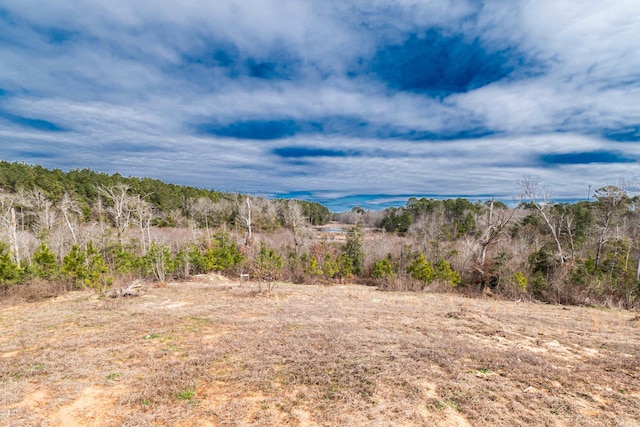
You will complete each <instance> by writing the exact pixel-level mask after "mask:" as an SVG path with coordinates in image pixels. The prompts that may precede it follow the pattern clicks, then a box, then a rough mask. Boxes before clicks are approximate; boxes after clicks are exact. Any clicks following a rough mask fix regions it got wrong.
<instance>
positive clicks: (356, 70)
mask: <svg viewBox="0 0 640 427" xmlns="http://www.w3.org/2000/svg"><path fill="white" fill-rule="evenodd" d="M639 22H640V2H637V1H636V0H612V1H608V2H602V1H600V0H597V1H592V0H584V1H580V2H576V1H565V0H553V1H551V0H536V1H531V0H527V1H524V0H522V1H520V0H512V1H503V0H495V1H479V0H469V1H446V2H445V1H428V0H423V1H412V0H395V1H389V0H386V1H382V0H369V1H361V0H351V1H349V0H324V1H312V0H243V1H231V0H215V1H210V0H206V1H205V0H202V1H201V0H185V1H181V2H175V1H165V0H153V1H151V0H149V1H130V0H127V1H123V0H112V1H108V2H105V1H94V0H73V1H70V0H69V1H68V0H56V1H55V2H51V1H39V0H24V1H19V2H18V1H5V0H0V159H2V160H8V161H23V162H26V163H30V164H35V163H37V164H42V165H44V166H46V167H51V168H54V167H55V168H61V169H63V170H69V169H73V168H91V169H95V170H99V171H104V172H109V173H114V172H119V173H121V174H123V175H125V176H128V175H131V176H150V177H153V178H159V179H162V180H164V181H167V182H173V183H177V184H186V185H194V186H198V187H205V188H213V189H217V190H225V191H238V192H244V193H251V194H256V195H264V196H275V197H298V198H305V199H309V200H316V201H320V202H323V203H326V204H327V205H328V206H329V207H330V208H332V209H334V210H342V209H348V208H350V207H351V206H353V205H356V204H357V205H363V206H366V207H368V208H372V209H375V208H376V207H382V206H387V205H390V204H396V205H401V204H404V202H405V201H406V199H407V197H409V196H414V195H415V196H423V195H424V196H430V197H457V196H461V197H468V198H470V199H472V200H475V199H479V198H486V197H491V196H496V197H498V198H500V199H506V200H510V199H511V198H512V197H513V196H515V195H517V194H518V193H519V192H520V189H519V187H518V181H520V180H521V179H523V178H524V177H535V178H538V179H540V181H541V182H543V183H544V184H545V185H546V186H548V187H549V188H551V190H552V193H553V195H554V197H555V198H557V199H562V200H569V199H580V198H584V197H586V195H587V192H588V188H589V186H591V187H592V188H598V187H599V186H602V185H606V184H616V183H618V182H619V181H620V180H623V179H624V180H631V179H634V178H635V177H636V176H639V175H640V173H639V169H638V165H637V164H636V163H637V159H638V158H639V157H640V145H639V144H638V142H639V141H640V49H639V48H638V40H640V26H639V24H638V23H639Z"/></svg>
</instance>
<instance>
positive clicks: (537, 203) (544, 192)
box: [520, 177, 565, 264]
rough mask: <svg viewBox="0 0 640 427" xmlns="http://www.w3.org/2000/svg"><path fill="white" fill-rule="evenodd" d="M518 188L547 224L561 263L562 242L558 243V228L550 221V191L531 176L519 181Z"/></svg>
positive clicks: (562, 255) (562, 253) (523, 197)
mask: <svg viewBox="0 0 640 427" xmlns="http://www.w3.org/2000/svg"><path fill="white" fill-rule="evenodd" d="M520 188H521V189H522V194H521V196H520V198H521V199H528V200H529V202H530V203H531V205H532V206H533V207H535V209H536V211H537V212H538V213H539V215H540V216H541V217H542V219H543V220H544V223H545V224H546V225H547V228H548V229H549V232H550V233H551V236H552V237H553V241H554V243H555V245H556V255H557V257H558V260H559V261H560V263H561V264H564V263H565V255H564V251H563V250H562V243H560V237H559V230H558V229H557V227H556V225H555V224H554V223H553V222H552V221H551V212H550V208H551V206H552V204H553V203H552V202H551V193H550V191H549V190H548V189H546V188H544V187H543V188H540V180H538V179H533V178H529V177H527V178H524V179H523V180H522V181H520Z"/></svg>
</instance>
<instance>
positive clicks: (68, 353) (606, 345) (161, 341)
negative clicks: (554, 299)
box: [0, 277, 640, 426]
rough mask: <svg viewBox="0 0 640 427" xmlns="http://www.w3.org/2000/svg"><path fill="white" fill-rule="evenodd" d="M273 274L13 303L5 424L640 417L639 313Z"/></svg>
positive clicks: (3, 314) (618, 421)
mask: <svg viewBox="0 0 640 427" xmlns="http://www.w3.org/2000/svg"><path fill="white" fill-rule="evenodd" d="M257 288H258V287H257V285H255V284H252V283H243V284H241V285H240V284H239V283H234V282H229V281H226V280H222V279H221V278H219V277H212V278H208V277H198V278H196V280H194V281H193V282H185V283H176V284H169V285H168V286H166V287H160V288H150V289H148V290H147V292H145V293H144V294H143V295H142V296H140V297H137V298H123V299H116V300H100V299H98V298H97V297H96V296H95V295H92V294H90V293H83V292H77V293H72V294H67V295H64V296H62V297H58V298H55V299H53V300H49V301H41V302H36V303H29V304H20V305H15V306H11V307H3V308H0V337H1V339H0V424H3V425H50V426H63V425H64V426H73V425H82V426H85V425H93V426H110V425H113V426H116V425H117V426H119V425H123V426H139V425H167V426H168V425H179V426H196V425H198V426H201V425H209V426H226V425H304V426H308V425H310V426H313V425H317V426H325V425H375V426H393V425H416V426H417V425H436V426H467V425H494V426H501V425H502V426H518V425H521V426H524V425H554V426H562V425H566V426H573V425H581V426H610V425H628V426H634V425H640V407H639V406H638V404H637V402H638V397H639V396H640V324H639V323H638V322H637V321H630V320H632V319H633V318H634V315H633V313H630V312H625V311H614V310H598V309H592V308H580V307H569V308H567V307H564V308H563V307H558V306H549V305H543V304H531V303H513V302H499V301H495V300H480V299H467V298H462V297H459V296H454V295H448V294H443V295H439V294H415V293H385V292H380V291H377V290H375V289H374V288H371V287H363V286H332V287H323V286H309V285H306V286H305V285H290V284H278V285H277V286H276V288H275V291H274V292H272V293H271V295H270V296H265V295H264V294H259V293H258V292H257Z"/></svg>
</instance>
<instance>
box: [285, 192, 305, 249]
mask: <svg viewBox="0 0 640 427" xmlns="http://www.w3.org/2000/svg"><path fill="white" fill-rule="evenodd" d="M285 215H286V221H287V223H288V224H289V225H290V226H291V229H292V231H293V245H294V248H295V253H296V256H298V255H300V246H302V245H303V241H302V238H303V236H304V233H303V228H304V227H305V226H306V225H307V217H306V216H305V214H304V211H303V209H302V205H301V204H300V203H299V202H297V201H295V200H290V201H288V202H287V207H286V214H285Z"/></svg>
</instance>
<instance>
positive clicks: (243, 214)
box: [236, 196, 253, 246]
mask: <svg viewBox="0 0 640 427" xmlns="http://www.w3.org/2000/svg"><path fill="white" fill-rule="evenodd" d="M244 202H245V203H244V204H242V203H240V202H239V201H238V197H237V196H236V206H237V209H238V215H240V218H242V220H243V221H244V225H245V228H246V229H247V234H246V238H245V242H244V244H245V246H249V245H250V244H251V241H252V239H253V230H252V226H253V223H252V220H251V197H249V196H247V197H246V198H245V200H244Z"/></svg>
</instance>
